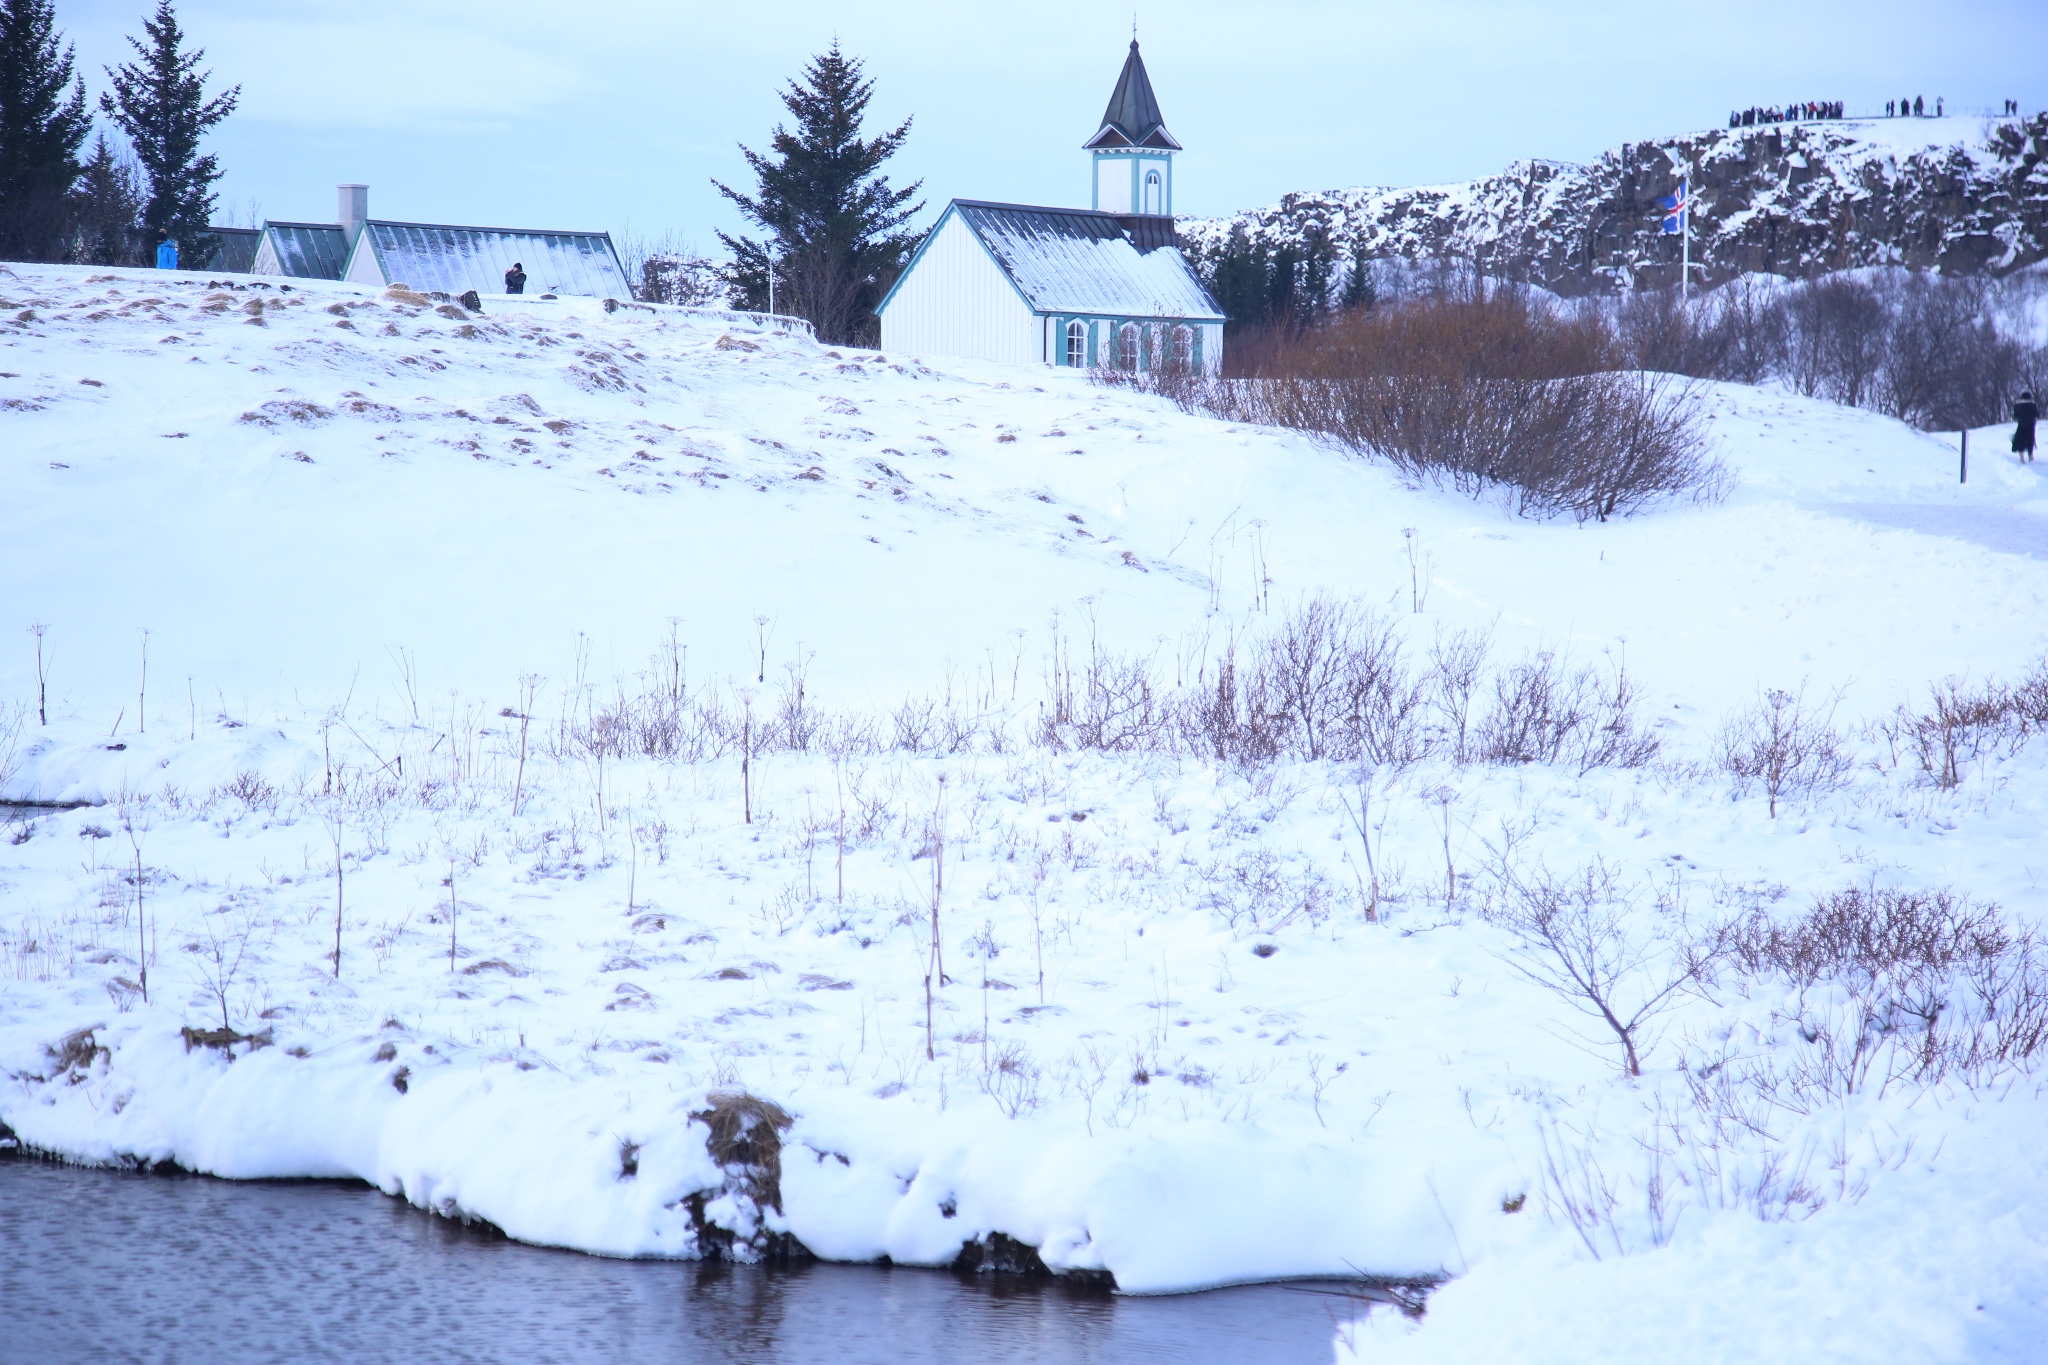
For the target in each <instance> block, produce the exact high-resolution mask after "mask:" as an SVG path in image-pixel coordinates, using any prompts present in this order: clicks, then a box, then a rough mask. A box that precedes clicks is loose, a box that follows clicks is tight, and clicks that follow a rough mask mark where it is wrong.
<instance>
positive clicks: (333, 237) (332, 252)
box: [263, 222, 349, 280]
mask: <svg viewBox="0 0 2048 1365" xmlns="http://www.w3.org/2000/svg"><path fill="white" fill-rule="evenodd" d="M263 232H264V235H265V236H267V237H269V238H270V247H271V250H272V251H274V252H275V253H276V255H277V273H278V274H280V275H288V276H290V277H291V278H293V279H296V280H338V279H340V278H341V271H342V267H344V266H346V265H347V264H348V245H349V244H348V234H347V233H346V232H343V231H342V229H341V225H340V224H339V223H278V222H270V223H265V224H264V225H263Z"/></svg>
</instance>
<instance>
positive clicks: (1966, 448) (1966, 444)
mask: <svg viewBox="0 0 2048 1365" xmlns="http://www.w3.org/2000/svg"><path fill="white" fill-rule="evenodd" d="M1969 481H1970V433H1969V432H1967V431H1966V432H1964V433H1963V465H1962V477H1960V478H1958V479H1957V480H1956V482H1957V483H1968V482H1969Z"/></svg>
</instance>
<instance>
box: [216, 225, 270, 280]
mask: <svg viewBox="0 0 2048 1365" xmlns="http://www.w3.org/2000/svg"><path fill="white" fill-rule="evenodd" d="M206 230H207V231H208V232H210V233H212V234H213V235H214V236H215V237H217V238H219V239H220V246H219V248H218V249H216V250H215V251H214V253H213V263H212V264H211V265H209V266H207V267H206V268H207V269H208V270H218V271H221V272H222V273H224V274H228V275H246V274H248V273H249V267H250V266H251V265H253V264H254V263H255V261H256V247H257V244H258V243H260V242H261V241H262V240H263V229H262V228H237V227H220V226H218V225H217V224H216V225H210V226H208V228H207V229H206Z"/></svg>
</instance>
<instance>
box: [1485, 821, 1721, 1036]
mask: <svg viewBox="0 0 2048 1365" xmlns="http://www.w3.org/2000/svg"><path fill="white" fill-rule="evenodd" d="M1638 900H1639V894H1638V893H1637V892H1635V891H1633V890H1631V889H1630V888H1628V887H1625V886H1622V885H1621V884H1620V883H1619V882H1618V881H1617V880H1616V879H1615V876H1614V873H1613V871H1612V869H1610V868H1609V867H1608V866H1607V864H1606V863H1605V862H1604V861H1602V860H1600V859H1597V858H1596V859H1595V860H1594V861H1593V862H1592V863H1590V864H1588V865H1587V866H1585V867H1582V868H1580V869H1579V870H1578V871H1577V872H1575V873H1573V874H1571V875H1570V876H1568V877H1554V876H1552V875H1551V873H1550V872H1549V871H1548V869H1546V868H1543V867H1541V866H1538V867H1536V868H1535V869H1533V870H1524V869H1521V868H1518V867H1516V866H1515V865H1514V864H1513V863H1512V862H1511V861H1510V859H1509V858H1507V857H1506V856H1503V857H1501V858H1500V859H1499V860H1498V861H1497V863H1496V865H1495V867H1494V869H1493V886H1492V887H1491V889H1490V890H1489V892H1488V895H1487V898H1486V900H1485V902H1484V910H1485V914H1486V916H1487V918H1488V919H1490V920H1492V921H1493V922H1494V923H1496V924H1499V925H1502V926H1503V927H1505V928H1506V929H1507V930H1508V931H1509V932H1510V933H1511V934H1513V935H1514V937H1515V940H1516V942H1515V946H1514V948H1513V949H1512V950H1510V951H1509V952H1508V953H1507V954H1506V955H1505V960H1506V962H1507V963H1508V965H1509V966H1510V967H1512V968H1513V969H1514V970H1515V971H1516V972H1517V973H1518V974H1520V975H1521V976H1522V977H1523V979H1525V980H1527V981H1530V982H1532V983H1534V984H1535V985H1538V986H1541V987H1542V988H1543V989H1545V990H1547V991H1549V992H1551V993H1552V994H1554V995H1556V996H1557V997H1558V998H1559V999H1561V1000H1564V1001H1565V1002H1566V1003H1568V1004H1570V1005H1571V1006H1572V1008H1573V1009H1575V1010H1577V1011H1579V1012H1580V1013H1582V1014H1585V1015H1588V1016H1590V1017H1591V1018H1594V1019H1596V1020H1598V1021H1599V1022H1600V1024H1601V1025H1602V1026H1603V1027H1604V1028H1605V1029H1606V1030H1607V1031H1608V1032H1609V1033H1611V1034H1612V1035H1613V1036H1614V1041H1615V1042H1616V1043H1617V1044H1618V1045H1619V1046H1620V1048H1621V1064H1622V1070H1623V1072H1624V1073H1626V1074H1627V1075H1630V1076H1640V1075H1642V1074H1643V1065H1642V1057H1643V1053H1644V1052H1646V1051H1647V1050H1648V1047H1649V1043H1650V1039H1649V1037H1648V1031H1649V1029H1650V1028H1651V1026H1652V1025H1653V1023H1654V1021H1655V1020H1656V1019H1657V1018H1658V1017H1659V1016H1661V1015H1663V1014H1664V1013H1665V1012H1666V1011H1668V1010H1669V1009H1670V1008H1671V1007H1672V1006H1673V1005H1674V1004H1676V1003H1677V999H1678V996H1679V994H1680V992H1682V991H1684V990H1686V989H1688V988H1691V987H1694V986H1696V985H1698V984H1700V983H1701V982H1702V981H1703V980H1704V979H1705V978H1706V977H1707V975H1708V974H1709V973H1710V972H1711V971H1712V969H1713V967H1714V965H1715V963H1716V962H1717V961H1718V959H1719V958H1720V957H1721V955H1722V954H1723V953H1724V952H1725V951H1726V950H1727V947H1728V943H1729V939H1730V935H1731V930H1730V929H1729V928H1727V927H1726V926H1725V925H1715V926H1711V927H1708V928H1706V929H1704V930H1701V929H1699V928H1697V927H1696V926H1694V925H1693V924H1692V923H1691V922H1690V921H1689V920H1688V918H1687V916H1686V915H1685V912H1684V906H1683V903H1682V901H1680V900H1679V899H1678V898H1677V897H1676V896H1675V895H1672V896H1660V897H1659V898H1658V900H1659V904H1658V906H1657V911H1658V913H1657V914H1656V915H1655V916H1653V917H1649V918H1648V919H1647V920H1646V917H1645V916H1644V914H1643V912H1642V911H1641V910H1640V908H1639V906H1638V904H1637V902H1638Z"/></svg>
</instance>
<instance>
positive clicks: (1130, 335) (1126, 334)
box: [1116, 322, 1138, 371]
mask: <svg viewBox="0 0 2048 1365" xmlns="http://www.w3.org/2000/svg"><path fill="white" fill-rule="evenodd" d="M1116 367H1117V368H1118V369H1119V370H1133V371H1135V370H1136V369H1137V368H1138V324H1137V323H1135V322H1127V323H1125V324H1124V325H1123V326H1121V327H1119V328H1117V332H1116Z"/></svg>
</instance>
